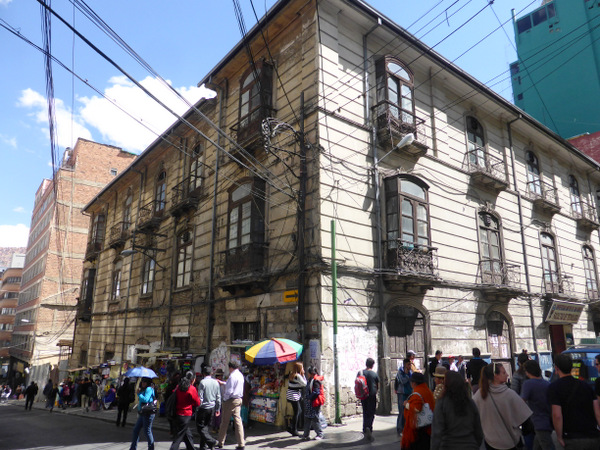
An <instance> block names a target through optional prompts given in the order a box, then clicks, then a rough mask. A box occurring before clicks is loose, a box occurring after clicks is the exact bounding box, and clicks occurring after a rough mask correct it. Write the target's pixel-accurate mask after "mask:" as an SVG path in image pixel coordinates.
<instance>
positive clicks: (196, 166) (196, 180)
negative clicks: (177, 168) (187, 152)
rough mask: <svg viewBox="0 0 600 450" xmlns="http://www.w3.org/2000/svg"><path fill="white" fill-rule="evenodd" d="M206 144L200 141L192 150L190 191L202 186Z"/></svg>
mask: <svg viewBox="0 0 600 450" xmlns="http://www.w3.org/2000/svg"><path fill="white" fill-rule="evenodd" d="M203 158H204V144H203V143H201V142H198V143H197V144H196V145H195V146H194V149H193V150H192V162H191V164H190V192H193V191H195V190H196V189H200V188H201V187H202V175H203V172H204V161H203Z"/></svg>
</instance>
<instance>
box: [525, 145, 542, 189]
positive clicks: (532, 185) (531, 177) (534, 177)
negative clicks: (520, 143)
mask: <svg viewBox="0 0 600 450" xmlns="http://www.w3.org/2000/svg"><path fill="white" fill-rule="evenodd" d="M525 160H526V162H527V186H528V189H529V193H530V194H534V195H542V179H541V177H540V165H539V163H538V159H537V156H535V155H534V154H533V152H531V151H528V152H527V153H525Z"/></svg>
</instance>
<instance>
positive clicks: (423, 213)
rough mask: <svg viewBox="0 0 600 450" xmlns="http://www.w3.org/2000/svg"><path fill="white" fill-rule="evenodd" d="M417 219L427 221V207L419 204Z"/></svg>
mask: <svg viewBox="0 0 600 450" xmlns="http://www.w3.org/2000/svg"><path fill="white" fill-rule="evenodd" d="M417 219H418V220H422V221H424V222H426V221H427V208H425V207H424V206H423V205H417Z"/></svg>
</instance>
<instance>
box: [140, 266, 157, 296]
mask: <svg viewBox="0 0 600 450" xmlns="http://www.w3.org/2000/svg"><path fill="white" fill-rule="evenodd" d="M155 267H156V261H154V259H152V258H146V259H145V260H144V266H143V267H142V295H143V294H150V293H152V291H153V289H154V270H155Z"/></svg>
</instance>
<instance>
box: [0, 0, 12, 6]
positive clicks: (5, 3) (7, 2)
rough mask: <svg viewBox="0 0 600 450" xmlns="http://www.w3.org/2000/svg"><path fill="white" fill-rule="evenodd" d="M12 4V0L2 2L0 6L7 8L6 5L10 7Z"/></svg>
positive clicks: (0, 0) (2, 0)
mask: <svg viewBox="0 0 600 450" xmlns="http://www.w3.org/2000/svg"><path fill="white" fill-rule="evenodd" d="M10 2H12V0H0V6H6V5H8V4H9V3H10Z"/></svg>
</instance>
